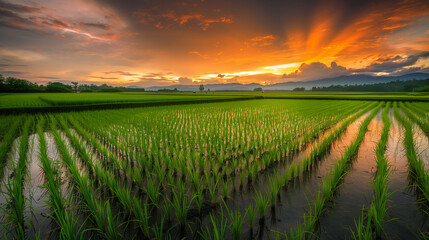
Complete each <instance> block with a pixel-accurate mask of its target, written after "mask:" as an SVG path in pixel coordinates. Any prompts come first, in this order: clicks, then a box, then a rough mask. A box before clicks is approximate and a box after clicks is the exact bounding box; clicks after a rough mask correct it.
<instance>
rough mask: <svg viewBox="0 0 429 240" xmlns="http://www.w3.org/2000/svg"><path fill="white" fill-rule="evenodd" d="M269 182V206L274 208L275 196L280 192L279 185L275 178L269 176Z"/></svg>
mask: <svg viewBox="0 0 429 240" xmlns="http://www.w3.org/2000/svg"><path fill="white" fill-rule="evenodd" d="M269 182H270V193H269V198H270V203H271V208H272V209H274V208H275V207H276V201H277V196H278V194H279V192H280V188H281V185H278V181H277V180H276V179H275V178H270V179H269Z"/></svg>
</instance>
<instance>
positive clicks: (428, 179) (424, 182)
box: [393, 102, 429, 202]
mask: <svg viewBox="0 0 429 240" xmlns="http://www.w3.org/2000/svg"><path fill="white" fill-rule="evenodd" d="M393 110H394V111H393V112H394V115H395V118H397V119H398V120H399V122H400V123H401V125H402V126H404V128H405V135H404V146H405V150H406V156H407V159H408V162H409V169H410V172H411V173H412V174H413V178H414V180H415V183H416V185H417V187H418V188H419V190H420V191H421V193H422V194H423V196H424V198H425V199H426V202H429V176H428V174H427V173H426V172H425V170H424V164H423V162H422V161H421V159H419V158H418V157H417V153H416V149H415V146H414V143H413V128H412V125H411V123H410V122H409V121H408V120H407V119H406V118H405V117H404V116H403V115H402V114H401V113H400V112H399V110H398V106H397V103H396V102H395V103H394V104H393Z"/></svg>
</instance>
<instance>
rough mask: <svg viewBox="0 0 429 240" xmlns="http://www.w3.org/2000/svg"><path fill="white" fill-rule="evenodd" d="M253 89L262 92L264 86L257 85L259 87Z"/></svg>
mask: <svg viewBox="0 0 429 240" xmlns="http://www.w3.org/2000/svg"><path fill="white" fill-rule="evenodd" d="M253 91H254V92H262V91H263V90H262V88H261V87H257V88H255V89H253Z"/></svg>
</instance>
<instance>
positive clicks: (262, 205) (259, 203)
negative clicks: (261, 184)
mask: <svg viewBox="0 0 429 240" xmlns="http://www.w3.org/2000/svg"><path fill="white" fill-rule="evenodd" d="M255 203H256V208H257V209H258V213H259V222H260V223H261V224H263V223H264V221H265V213H266V212H267V208H268V205H269V204H270V201H269V200H268V198H267V197H264V196H262V193H261V192H259V191H257V192H256V196H255Z"/></svg>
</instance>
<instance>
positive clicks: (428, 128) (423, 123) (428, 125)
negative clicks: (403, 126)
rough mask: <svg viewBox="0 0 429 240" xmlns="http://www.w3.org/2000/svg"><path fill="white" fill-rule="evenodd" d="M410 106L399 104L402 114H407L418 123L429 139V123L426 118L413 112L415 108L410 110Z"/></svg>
mask: <svg viewBox="0 0 429 240" xmlns="http://www.w3.org/2000/svg"><path fill="white" fill-rule="evenodd" d="M410 106H412V105H410V104H404V103H403V102H399V107H400V108H401V110H402V112H404V113H405V115H406V116H407V117H408V118H409V119H410V120H412V121H413V122H415V123H417V125H418V126H419V127H420V128H421V129H422V130H423V132H424V133H425V134H426V136H428V137H429V121H428V119H426V118H422V117H421V116H419V115H418V114H416V113H417V112H420V111H418V110H417V111H416V110H412V108H413V107H411V108H410Z"/></svg>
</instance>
